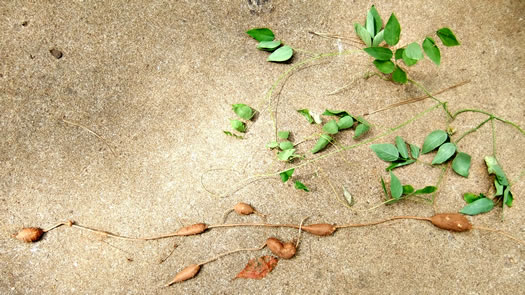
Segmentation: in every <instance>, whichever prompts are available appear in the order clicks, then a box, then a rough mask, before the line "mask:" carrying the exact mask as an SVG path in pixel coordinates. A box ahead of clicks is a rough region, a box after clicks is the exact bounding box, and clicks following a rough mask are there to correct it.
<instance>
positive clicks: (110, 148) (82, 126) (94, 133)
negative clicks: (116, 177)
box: [60, 118, 117, 157]
mask: <svg viewBox="0 0 525 295" xmlns="http://www.w3.org/2000/svg"><path fill="white" fill-rule="evenodd" d="M60 120H61V121H62V122H64V123H66V124H69V125H73V126H76V127H80V128H82V129H84V130H86V131H87V132H89V133H91V134H93V135H94V136H95V137H97V138H98V139H100V140H101V141H102V142H103V143H104V144H105V145H106V146H107V147H108V148H109V150H110V151H111V153H112V154H113V156H115V157H117V153H115V151H114V150H113V148H112V147H111V145H109V143H108V142H107V140H106V139H105V138H104V137H102V136H100V135H98V133H96V132H95V131H93V130H91V129H89V128H88V127H86V126H84V125H82V124H80V123H75V122H72V121H69V120H66V119H64V118H62V119H60Z"/></svg>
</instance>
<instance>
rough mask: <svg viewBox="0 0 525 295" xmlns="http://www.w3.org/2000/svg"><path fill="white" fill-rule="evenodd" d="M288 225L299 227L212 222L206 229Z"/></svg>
mask: <svg viewBox="0 0 525 295" xmlns="http://www.w3.org/2000/svg"><path fill="white" fill-rule="evenodd" d="M250 226H251V227H288V228H296V229H299V226H298V225H297V224H272V223H228V224H212V225H209V226H208V229H212V228H218V227H250Z"/></svg>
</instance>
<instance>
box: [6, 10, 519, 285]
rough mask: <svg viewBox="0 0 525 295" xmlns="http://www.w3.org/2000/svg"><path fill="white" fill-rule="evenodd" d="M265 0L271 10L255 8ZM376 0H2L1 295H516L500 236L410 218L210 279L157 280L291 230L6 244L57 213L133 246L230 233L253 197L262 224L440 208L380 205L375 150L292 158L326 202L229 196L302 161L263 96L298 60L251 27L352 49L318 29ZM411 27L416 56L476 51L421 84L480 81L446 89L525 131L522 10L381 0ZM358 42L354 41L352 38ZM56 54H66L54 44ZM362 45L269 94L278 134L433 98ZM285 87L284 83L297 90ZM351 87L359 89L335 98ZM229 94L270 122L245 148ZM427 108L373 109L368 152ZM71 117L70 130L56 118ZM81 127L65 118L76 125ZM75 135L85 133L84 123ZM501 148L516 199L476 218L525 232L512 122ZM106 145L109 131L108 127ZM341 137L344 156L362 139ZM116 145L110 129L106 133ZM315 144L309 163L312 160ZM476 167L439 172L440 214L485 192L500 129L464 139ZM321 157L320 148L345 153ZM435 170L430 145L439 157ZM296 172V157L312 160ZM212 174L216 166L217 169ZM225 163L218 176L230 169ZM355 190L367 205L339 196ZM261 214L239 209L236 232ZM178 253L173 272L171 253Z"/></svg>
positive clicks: (447, 58)
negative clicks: (441, 35) (233, 126)
mask: <svg viewBox="0 0 525 295" xmlns="http://www.w3.org/2000/svg"><path fill="white" fill-rule="evenodd" d="M258 2H260V3H259V4H258ZM371 4H372V3H370V2H368V1H277V0H269V1H255V0H252V1H246V0H242V1H241V0H238V1H132V3H128V1H105V2H102V1H6V0H4V1H0V27H1V30H0V48H1V50H0V110H1V113H0V168H1V169H0V221H1V223H0V225H1V232H0V293H2V294H385V293H391V294H431V293H433V294H519V293H523V292H525V289H524V288H525V287H524V286H525V252H524V251H525V247H524V246H523V245H520V244H519V243H517V242H515V241H512V240H510V239H507V238H505V237H503V236H501V235H497V234H495V233H491V232H486V231H471V232H467V233H461V234H452V233H449V232H447V231H443V230H439V229H436V228H434V227H433V226H432V225H431V224H429V223H426V222H418V221H414V220H405V221H398V222H393V223H390V224H384V225H380V226H376V227H369V228H359V229H348V230H340V231H338V232H336V233H335V234H334V235H333V236H330V237H324V238H322V237H317V236H312V235H308V234H305V235H303V236H302V238H301V244H300V246H299V250H298V253H297V256H296V257H295V258H293V259H291V260H281V261H279V263H278V265H277V267H276V268H275V269H274V270H273V272H271V273H270V274H269V275H268V276H267V277H266V278H264V279H262V280H244V279H236V280H233V278H234V277H235V275H236V274H237V273H238V272H239V271H240V270H241V269H242V268H243V267H244V265H245V264H246V262H247V261H248V260H249V259H251V258H254V257H258V256H261V255H269V254H270V252H269V251H268V250H266V249H265V250H263V251H260V252H246V253H238V254H234V255H230V256H227V257H224V258H222V259H220V260H218V261H216V262H213V263H210V264H207V265H205V266H204V267H203V268H202V270H201V271H200V273H199V274H198V276H197V277H195V278H194V279H192V280H190V281H187V282H185V283H182V284H178V285H174V286H172V287H169V288H162V287H161V286H162V285H163V284H165V283H166V282H167V281H169V280H171V279H172V278H173V276H174V275H175V273H176V272H177V271H179V270H180V269H182V268H183V267H184V266H186V265H189V264H191V263H197V262H201V261H204V260H207V259H209V258H211V257H213V256H215V255H216V254H219V253H222V252H224V251H228V250H231V249H236V248H243V247H256V246H258V245H260V244H261V243H263V242H264V241H265V239H266V238H267V237H269V236H276V237H279V238H281V239H283V240H291V239H293V238H295V237H296V236H297V231H296V230H290V229H261V228H251V229H247V228H235V229H222V230H211V231H209V232H207V233H205V234H202V235H199V236H193V237H188V238H174V239H165V240H159V241H151V242H130V241H122V240H115V239H111V238H105V239H104V238H102V237H101V236H100V235H96V234H93V233H88V232H84V231H80V230H76V229H74V228H68V227H62V228H59V229H57V230H55V231H52V232H49V233H48V234H46V235H45V236H44V238H43V240H42V241H40V242H38V243H34V244H24V243H21V242H19V241H17V240H15V239H13V238H12V236H11V235H12V234H13V233H14V232H16V231H17V230H18V229H19V228H20V227H22V226H40V227H44V228H45V227H48V226H51V225H52V224H54V223H56V222H58V221H63V220H68V219H71V220H74V221H76V222H78V223H79V224H83V225H87V226H92V227H95V228H101V229H104V230H106V231H110V232H114V233H119V234H122V235H128V236H150V235H154V234H160V233H167V232H172V231H174V230H175V229H177V228H179V227H180V226H181V224H184V225H187V224H191V223H196V222H206V223H210V224H215V223H220V222H221V220H222V215H223V213H224V211H225V210H227V209H229V208H231V207H232V206H233V205H234V204H236V203H237V202H239V201H243V202H247V203H251V204H252V205H253V206H254V207H255V208H256V209H257V210H259V211H260V212H263V213H265V214H268V217H267V220H268V222H273V223H280V222H282V223H300V222H301V220H302V219H303V218H305V217H308V216H309V219H308V221H307V222H310V223H317V222H329V223H337V224H342V223H347V222H355V223H358V222H367V221H373V220H378V219H382V218H386V217H390V216H395V215H418V216H430V215H432V214H433V213H434V208H433V207H432V206H429V205H425V204H422V203H417V202H410V201H406V202H400V203H398V204H395V205H392V206H381V207H378V208H377V209H375V210H368V211H367V210H366V209H367V208H371V207H373V206H374V205H376V204H378V203H380V202H381V201H382V200H383V195H382V189H381V185H380V183H379V177H380V176H383V177H385V178H387V179H388V174H387V173H386V172H385V170H384V168H385V167H386V166H387V164H386V163H385V162H383V161H381V160H379V159H378V158H377V157H376V156H375V155H374V153H373V152H372V151H371V150H370V148H369V147H368V145H369V144H366V145H362V146H360V147H358V148H355V149H351V150H348V151H345V152H342V153H339V154H337V155H333V156H331V157H327V158H325V159H323V160H320V161H316V162H313V163H311V164H309V165H306V166H302V167H300V168H297V169H296V171H295V174H294V178H295V179H297V180H300V181H302V182H303V183H305V184H307V185H308V186H309V187H310V188H311V192H310V193H305V192H302V191H298V190H296V189H294V187H293V184H291V183H290V182H288V183H286V184H283V183H281V182H280V180H279V177H271V178H266V179H261V180H257V181H253V182H250V183H248V184H246V185H245V186H244V187H243V188H241V189H239V190H237V191H236V192H235V193H233V194H231V195H230V196H228V197H227V198H223V199H218V198H217V197H215V196H213V195H211V194H210V193H208V192H206V190H205V189H204V188H203V186H202V185H201V180H202V183H203V184H204V185H205V186H206V188H207V189H208V190H213V192H216V193H221V192H225V191H228V190H231V189H232V188H235V187H236V186H237V185H240V184H243V183H245V182H244V181H243V180H244V179H247V178H248V177H250V176H253V175H257V174H264V173H270V172H277V171H279V170H281V169H285V168H286V167H291V166H292V165H294V164H287V165H285V164H284V163H282V162H279V161H277V160H276V158H275V155H274V152H272V151H269V150H268V149H266V148H265V147H264V145H265V144H266V143H267V142H269V141H271V140H272V139H273V134H274V131H273V125H272V120H271V118H270V115H269V112H268V111H267V109H266V106H267V105H266V102H267V101H265V94H266V93H267V91H268V89H269V88H270V87H271V85H272V83H273V82H274V81H275V80H276V79H277V78H278V77H279V75H280V74H281V73H283V72H284V71H285V70H287V69H288V68H289V67H290V66H293V65H294V64H297V63H299V62H301V61H302V60H305V59H307V58H308V57H309V56H310V55H309V53H307V52H297V53H296V55H295V57H294V60H293V62H292V63H291V64H273V63H268V62H266V57H267V56H268V55H267V53H266V52H262V51H258V50H257V49H256V42H255V41H254V40H253V39H251V38H250V37H248V36H247V35H246V34H245V33H244V32H245V31H246V30H247V29H250V28H253V27H269V28H271V29H272V30H273V31H274V32H275V33H276V36H277V38H279V39H280V40H283V41H285V42H286V43H287V44H289V45H291V46H292V47H294V48H300V49H303V50H305V51H309V52H314V53H321V52H337V50H338V47H341V48H342V49H343V50H347V49H353V48H355V47H353V43H348V42H341V43H339V44H338V42H337V41H336V40H335V39H327V38H321V37H318V36H315V35H312V34H310V33H309V31H316V32H327V33H332V34H338V35H341V36H346V37H351V36H354V33H353V23H354V22H361V23H363V22H364V16H365V15H366V10H367V9H368V8H369V7H370V5H371ZM377 8H378V10H379V13H380V14H381V15H382V17H383V18H384V19H387V18H388V16H389V15H390V13H391V12H392V11H393V12H395V13H396V15H397V17H398V19H399V20H400V22H401V26H402V37H401V41H400V44H407V43H409V42H412V41H418V42H421V40H423V38H424V36H425V35H427V34H431V33H432V32H434V31H435V30H436V29H438V28H441V27H443V26H449V27H450V28H452V29H453V31H454V32H455V33H456V35H457V36H458V38H459V40H460V41H461V46H458V47H451V48H444V47H442V48H441V49H442V50H441V53H442V64H441V66H440V67H436V66H434V65H433V64H432V63H431V62H430V61H429V60H425V61H423V62H421V63H420V64H418V65H416V66H415V67H413V68H412V69H411V71H410V73H409V74H410V76H411V77H412V78H413V79H415V80H417V81H419V82H421V83H422V84H423V85H425V86H426V87H428V88H429V89H430V90H431V91H438V90H440V89H444V88H447V87H449V86H452V85H455V84H457V83H460V82H462V81H465V80H470V83H468V84H466V85H464V86H461V87H458V88H455V89H453V90H450V91H447V92H444V93H443V94H441V95H439V99H441V100H444V101H447V102H448V104H449V107H450V109H451V110H453V111H455V110H459V109H462V108H477V109H483V110H486V111H488V112H491V113H494V114H496V115H498V116H501V117H502V118H505V119H507V120H511V121H513V122H516V123H517V124H519V125H520V126H522V127H523V126H525V118H524V117H525V116H524V115H525V103H524V99H523V97H524V95H525V90H524V87H523V85H524V82H525V81H524V77H525V74H524V73H525V71H524V68H525V51H524V50H523V44H524V43H525V31H524V29H523V26H524V24H525V20H524V17H525V2H523V1H388V2H385V3H383V1H381V3H377ZM343 41H344V40H343ZM52 49H56V50H58V51H60V52H61V53H62V57H61V58H59V59H57V58H56V57H55V56H54V55H52V54H51V53H50V50H52ZM370 61H371V58H370V57H369V56H367V55H366V54H365V53H363V52H360V53H357V54H353V55H344V56H337V57H332V58H326V59H322V60H319V61H317V62H314V63H312V64H310V65H309V66H305V67H302V68H300V69H299V70H297V71H294V72H293V74H292V75H290V76H289V77H288V78H287V79H285V80H283V83H284V84H283V83H281V84H279V87H278V88H277V89H276V91H275V92H274V94H275V95H274V96H273V97H272V101H271V102H272V104H271V105H272V106H275V105H276V104H275V103H276V102H278V104H277V124H278V128H279V130H290V131H291V132H292V137H293V139H294V140H295V141H296V142H297V141H299V140H301V139H303V138H306V137H307V136H309V135H310V134H312V133H314V132H316V131H317V132H318V131H319V127H318V126H315V125H309V124H307V123H306V121H305V120H304V118H302V117H301V116H300V115H299V114H298V113H297V112H296V110H297V109H301V108H309V109H312V110H317V111H322V110H324V109H325V108H331V109H345V110H348V111H349V112H351V113H352V114H356V115H359V114H363V113H366V112H369V111H372V110H376V109H379V108H382V107H384V106H386V105H389V104H392V103H396V102H399V101H402V100H404V99H407V98H411V97H417V96H421V95H422V94H423V93H422V91H420V90H418V89H417V88H416V87H414V86H411V85H403V86H400V85H395V84H392V83H390V82H386V81H383V80H380V79H378V78H377V77H372V78H370V79H368V80H365V79H363V75H364V74H365V73H367V72H370V71H373V66H372V65H371V63H370ZM283 85H284V87H281V86H283ZM345 85H346V86H347V88H346V89H345V90H344V91H340V92H339V93H337V94H335V95H327V94H328V93H330V92H333V91H334V90H336V89H338V88H341V87H343V86H345ZM233 103H246V104H248V105H251V106H253V107H255V108H256V109H257V110H258V111H259V112H260V113H259V115H258V116H257V119H256V120H255V122H254V123H253V124H251V125H250V128H249V132H248V133H247V134H246V138H245V139H244V140H237V139H234V138H232V137H228V136H225V135H224V134H223V133H222V130H229V129H230V126H229V121H228V119H229V118H233V117H234V114H233V112H232V110H231V104H233ZM433 104H434V102H432V101H431V100H429V99H427V100H424V101H421V102H418V103H414V104H410V105H405V106H402V107H399V108H395V109H392V110H389V111H385V112H381V113H378V114H374V115H370V116H367V120H369V121H370V122H371V123H372V124H374V127H373V128H372V131H371V132H370V134H368V135H367V136H366V137H365V138H364V139H363V140H366V139H370V138H372V137H374V136H376V135H379V134H381V133H382V132H383V131H385V130H387V129H388V128H390V127H393V126H395V125H397V124H400V123H401V122H403V121H405V120H407V119H409V118H411V117H413V116H415V115H416V114H418V113H419V112H421V111H422V110H424V109H425V108H428V107H430V106H432V105H433ZM485 118H486V116H485V115H483V114H475V113H465V114H462V115H460V116H459V117H458V119H457V120H456V121H455V122H454V123H453V124H454V126H455V127H456V128H457V132H458V133H457V134H461V133H463V132H465V131H466V130H468V129H469V128H472V127H474V126H476V125H477V124H479V123H480V122H481V121H482V120H484V119H485ZM62 119H64V120H65V121H64V120H62ZM68 122H69V123H68ZM75 124H77V125H75ZM444 128H446V116H445V114H444V113H443V112H442V111H440V110H439V109H437V110H434V111H432V112H430V113H428V114H426V115H425V116H424V117H423V118H421V119H420V120H418V121H415V122H414V123H412V124H410V125H408V126H406V127H404V128H402V129H400V130H398V131H396V132H395V133H392V134H391V135H389V136H386V137H384V138H382V139H380V140H378V141H377V142H378V143H383V142H392V143H393V141H394V137H395V136H396V135H401V136H402V137H404V138H405V139H406V140H407V141H410V142H413V143H417V144H418V145H421V144H422V142H423V139H424V138H425V136H426V135H427V134H428V133H429V132H431V131H432V130H435V129H444ZM495 128H496V141H497V143H498V146H497V156H498V159H499V160H500V162H501V164H502V166H503V167H504V169H505V171H506V173H507V175H508V176H509V178H510V179H512V180H514V181H515V184H514V186H513V192H514V195H515V202H514V206H513V208H511V209H507V210H505V220H504V222H502V221H501V209H496V210H493V211H492V212H490V213H487V214H484V215H480V216H476V217H473V218H470V217H469V219H470V220H471V221H472V222H473V223H474V224H475V225H478V226H487V227H492V228H497V229H502V230H505V231H506V232H509V233H511V234H512V235H514V236H516V237H517V238H520V239H522V240H523V239H525V225H524V224H523V220H524V218H525V205H524V203H523V198H522V196H523V195H524V192H525V184H524V180H523V179H524V178H523V177H522V178H521V179H520V178H519V177H520V173H522V172H523V169H524V168H525V155H524V153H523V146H525V136H523V135H522V134H520V133H519V132H517V130H516V129H514V128H512V127H510V126H509V125H505V124H502V123H501V122H496V124H495ZM91 132H94V133H96V134H97V135H94V134H93V133H91ZM352 133H353V131H348V132H342V133H341V134H340V135H338V140H339V142H340V143H341V144H343V145H351V144H353V143H356V141H354V140H353V139H352ZM98 136H100V138H99V137H98ZM313 145H314V142H313V141H308V142H306V143H303V144H301V145H299V146H298V153H301V154H305V155H306V156H307V157H308V158H309V159H312V158H314V156H312V155H311V154H310V153H309V152H308V151H309V149H311V147H312V146H313ZM459 148H460V149H461V150H463V151H465V152H467V153H469V154H470V155H471V156H472V167H471V171H470V176H469V178H462V177H460V176H458V175H456V174H454V173H453V172H449V173H447V174H446V176H445V177H444V181H443V184H442V186H441V190H440V192H439V195H438V197H437V202H436V208H435V209H436V210H437V211H438V212H448V211H453V212H457V211H458V210H459V209H460V208H461V207H462V206H464V201H463V200H462V198H461V196H462V194H463V193H464V192H467V191H473V192H486V191H487V190H488V188H489V187H490V186H491V181H492V180H491V179H492V178H490V177H489V176H488V175H487V171H486V167H485V164H484V162H483V157H484V156H486V155H490V154H491V153H492V144H491V128H490V124H488V125H485V126H483V127H482V128H481V129H480V130H479V131H477V132H475V133H472V134H471V135H469V136H467V137H466V138H465V139H463V140H462V141H461V143H460V144H459ZM334 150H335V147H333V146H331V147H329V148H327V151H326V152H324V153H321V154H320V155H323V154H326V153H329V152H330V151H334ZM422 159H423V160H425V161H430V160H431V159H432V155H430V154H429V155H424V156H423V158H422ZM304 162H305V160H298V161H296V163H295V164H300V163H304ZM214 169H215V170H214ZM217 169H222V170H217ZM439 173H440V169H439V168H431V167H428V166H426V165H423V164H415V165H411V166H408V167H405V168H402V169H398V170H396V174H397V175H398V177H399V178H400V179H401V181H402V182H403V183H410V184H412V185H414V186H415V187H423V186H425V185H433V184H435V183H436V181H437V178H438V176H439ZM330 184H332V185H333V186H334V187H335V188H336V190H337V193H338V195H339V197H340V196H341V193H342V192H341V187H342V185H344V186H346V187H347V188H348V189H349V191H350V192H351V193H352V195H353V196H354V198H355V200H356V204H355V205H354V207H353V209H354V210H349V209H347V208H346V207H344V206H342V205H341V203H340V202H339V201H338V200H337V199H336V196H335V194H334V193H333V191H332V189H331V187H330ZM259 220H260V219H258V217H239V216H234V215H230V218H229V221H231V222H258V221H259ZM174 243H176V244H177V245H178V248H177V249H176V250H175V251H174V253H173V254H172V255H171V256H170V257H169V258H168V259H167V260H166V261H165V262H164V263H161V264H160V263H159V259H161V258H163V257H165V256H166V255H168V253H169V252H170V250H171V248H172V246H173V244H174Z"/></svg>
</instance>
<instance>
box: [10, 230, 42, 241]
mask: <svg viewBox="0 0 525 295" xmlns="http://www.w3.org/2000/svg"><path fill="white" fill-rule="evenodd" d="M43 235H44V230H43V229H41V228H39V227H24V228H22V229H21V230H20V231H19V232H18V234H16V235H13V236H14V237H15V238H17V239H19V240H20V241H22V242H26V243H33V242H36V241H38V240H40V239H41V238H42V236H43Z"/></svg>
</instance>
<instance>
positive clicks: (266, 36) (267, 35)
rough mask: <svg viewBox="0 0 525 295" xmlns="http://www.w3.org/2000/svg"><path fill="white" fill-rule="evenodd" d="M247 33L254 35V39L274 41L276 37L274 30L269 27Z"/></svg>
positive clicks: (247, 32)
mask: <svg viewBox="0 0 525 295" xmlns="http://www.w3.org/2000/svg"><path fill="white" fill-rule="evenodd" d="M246 34H248V35H250V36H252V38H253V39H255V40H257V41H259V42H261V41H272V40H273V39H275V36H274V34H273V32H272V30H270V29H268V28H257V29H251V30H248V31H246Z"/></svg>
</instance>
